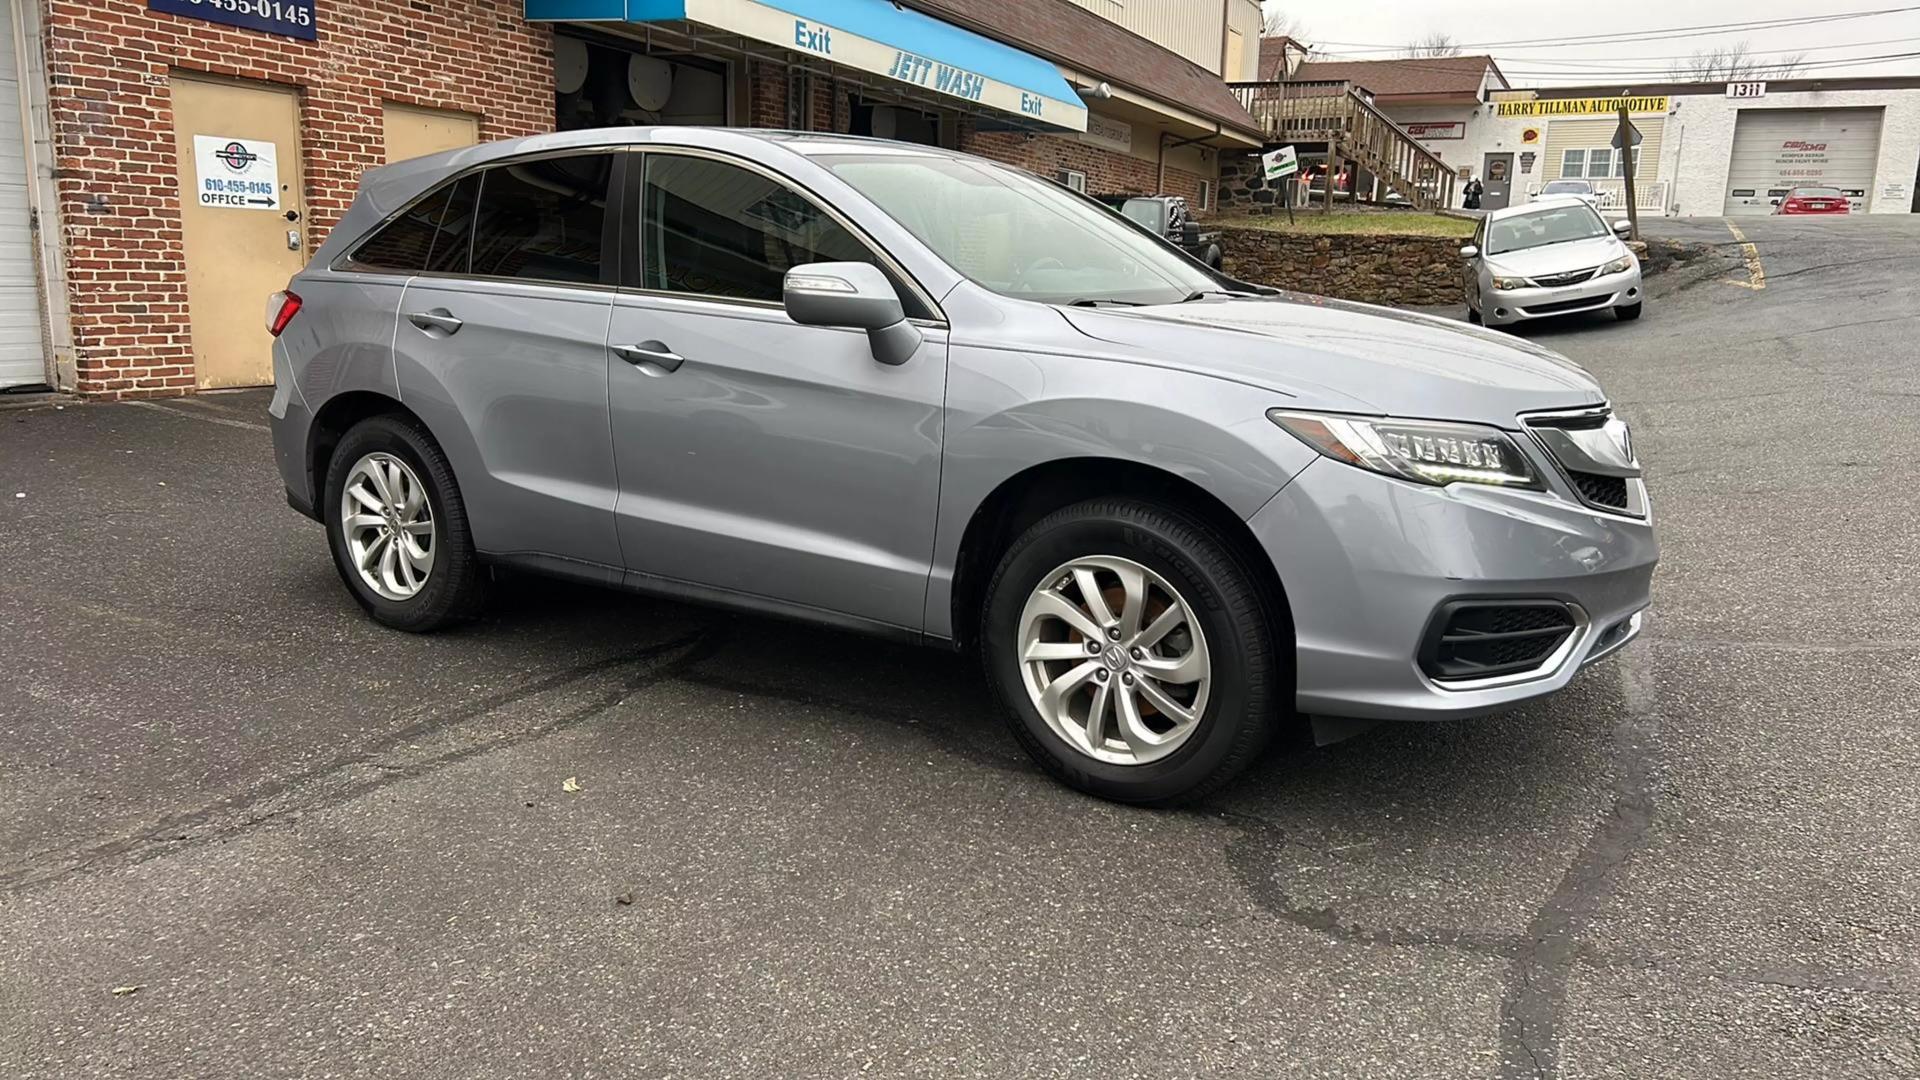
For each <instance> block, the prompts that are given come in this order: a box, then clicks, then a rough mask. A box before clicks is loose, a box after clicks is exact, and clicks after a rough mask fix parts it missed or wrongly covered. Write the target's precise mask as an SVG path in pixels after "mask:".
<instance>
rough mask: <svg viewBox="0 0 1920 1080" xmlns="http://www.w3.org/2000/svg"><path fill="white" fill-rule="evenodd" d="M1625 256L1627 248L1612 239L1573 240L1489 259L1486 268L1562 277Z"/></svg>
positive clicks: (1528, 275)
mask: <svg viewBox="0 0 1920 1080" xmlns="http://www.w3.org/2000/svg"><path fill="white" fill-rule="evenodd" d="M1626 253H1627V246H1626V245H1625V244H1622V243H1621V242H1620V241H1619V240H1617V239H1615V238H1613V237H1611V236H1596V237H1593V238H1592V239H1589V240H1574V241H1572V242H1570V243H1565V244H1547V245H1546V246H1544V247H1537V248H1528V249H1526V250H1525V251H1506V252H1502V253H1500V254H1498V255H1488V256H1487V265H1488V266H1489V267H1491V268H1493V269H1494V270H1496V271H1497V272H1499V273H1503V274H1518V275H1520V276H1521V277H1536V276H1538V275H1540V274H1564V273H1566V272H1567V271H1569V270H1585V269H1587V268H1588V267H1593V266H1599V265H1601V264H1602V263H1609V262H1612V261H1613V260H1615V259H1617V258H1619V257H1620V256H1622V255H1625V254H1626Z"/></svg>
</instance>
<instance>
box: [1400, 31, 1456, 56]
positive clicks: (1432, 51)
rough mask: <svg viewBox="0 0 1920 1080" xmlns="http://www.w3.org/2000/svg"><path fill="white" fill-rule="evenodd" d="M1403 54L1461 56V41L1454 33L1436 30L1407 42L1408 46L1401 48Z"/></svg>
mask: <svg viewBox="0 0 1920 1080" xmlns="http://www.w3.org/2000/svg"><path fill="white" fill-rule="evenodd" d="M1401 54H1402V55H1405V56H1416V57H1429V56H1459V55H1460V43H1459V42H1457V41H1455V40H1453V35H1452V34H1448V33H1444V32H1441V31H1437V30H1436V31H1435V32H1433V33H1431V34H1427V35H1425V36H1424V37H1417V38H1414V39H1413V40H1412V41H1409V42H1407V47H1406V48H1405V49H1402V50H1401Z"/></svg>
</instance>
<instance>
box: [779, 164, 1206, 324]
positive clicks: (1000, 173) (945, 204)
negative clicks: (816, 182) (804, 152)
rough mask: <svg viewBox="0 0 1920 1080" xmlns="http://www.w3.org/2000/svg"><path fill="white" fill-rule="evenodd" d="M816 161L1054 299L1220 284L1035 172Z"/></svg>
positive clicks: (979, 275) (1174, 294)
mask: <svg viewBox="0 0 1920 1080" xmlns="http://www.w3.org/2000/svg"><path fill="white" fill-rule="evenodd" d="M815 160H817V161H819V162H820V163H821V164H823V165H825V166H826V167H827V168H829V169H832V170H833V172H834V174H835V175H837V176H839V177H840V178H841V179H842V180H845V181H846V182H847V183H848V184H851V185H852V186H853V187H854V188H855V189H856V190H857V191H859V192H860V193H861V194H862V195H865V196H866V197H867V198H869V199H872V200H873V201H874V203H875V204H876V205H878V206H879V207H880V209H882V210H884V211H886V213H887V214H888V215H890V216H891V217H892V218H893V219H894V220H895V221H898V222H899V223H900V224H901V226H902V227H903V228H905V229H906V230H907V231H908V232H910V233H912V234H913V235H914V236H916V237H918V238H919V239H920V241H921V242H922V243H924V244H926V245H927V247H929V248H931V249H933V252H934V254H936V255H938V256H940V258H942V259H944V260H945V261H946V262H947V264H948V265H949V266H952V267H953V268H954V269H955V270H956V271H958V272H960V273H961V274H964V275H966V277H968V278H969V279H971V280H972V281H973V282H975V283H976V284H978V285H980V286H982V287H984V288H988V289H991V290H993V291H994V292H997V293H1000V294H1002V295H1004V296H1012V297H1018V298H1020V299H1022V300H1037V301H1039V302H1041V303H1045V304H1072V303H1103V302H1111V303H1118V304H1171V303H1177V302H1179V301H1181V300H1185V299H1187V298H1188V297H1190V296H1192V295H1194V294H1195V293H1200V292H1219V291H1221V287H1220V282H1219V281H1218V280H1216V279H1214V278H1213V277H1211V276H1209V275H1207V274H1206V273H1204V272H1203V271H1201V270H1200V269H1199V268H1198V267H1196V266H1194V265H1193V264H1192V263H1189V262H1187V261H1186V260H1184V259H1182V258H1181V257H1180V256H1178V255H1176V254H1175V253H1173V252H1171V251H1169V250H1167V249H1166V248H1164V247H1162V246H1160V245H1159V244H1158V243H1156V242H1155V241H1154V240H1153V239H1152V238H1151V237H1147V236H1144V235H1142V234H1141V233H1140V232H1139V230H1137V229H1134V228H1132V227H1130V226H1129V225H1127V224H1126V223H1125V222H1124V221H1122V220H1121V219H1120V218H1119V217H1118V216H1117V215H1115V214H1113V213H1111V212H1109V211H1107V210H1105V209H1104V208H1102V207H1101V206H1099V205H1098V204H1096V203H1092V202H1088V201H1087V200H1085V199H1082V198H1080V197H1078V196H1076V195H1074V194H1073V193H1072V192H1069V191H1066V190H1065V189H1062V188H1059V187H1056V186H1054V185H1052V184H1049V183H1047V182H1045V181H1043V180H1038V179H1035V178H1034V177H1032V176H1029V175H1027V174H1026V173H1022V172H1018V171H1016V170H1013V169H1008V168H1002V167H1001V166H998V165H993V164H991V163H988V162H985V161H978V160H973V159H968V158H949V157H936V156H933V155H930V154H929V155H912V156H907V155H898V154H870V155H869V154H844V155H838V154H836V155H821V156H820V157H817V158H816V159H815Z"/></svg>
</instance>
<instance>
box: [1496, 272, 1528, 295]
mask: <svg viewBox="0 0 1920 1080" xmlns="http://www.w3.org/2000/svg"><path fill="white" fill-rule="evenodd" d="M1532 286H1533V282H1531V281H1528V280H1527V279H1526V278H1523V277H1507V276H1505V275H1502V274H1495V275H1493V287H1494V288H1496V289H1500V290H1502V291H1510V290H1513V289H1527V288H1531V287H1532Z"/></svg>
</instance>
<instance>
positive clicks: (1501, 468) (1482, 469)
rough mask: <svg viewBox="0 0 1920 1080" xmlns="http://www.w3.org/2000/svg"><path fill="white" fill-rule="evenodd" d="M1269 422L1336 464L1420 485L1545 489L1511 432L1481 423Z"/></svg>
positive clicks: (1324, 416) (1284, 414)
mask: <svg viewBox="0 0 1920 1080" xmlns="http://www.w3.org/2000/svg"><path fill="white" fill-rule="evenodd" d="M1267 418H1268V419H1269V420H1272V421H1273V422H1274V423H1276V424H1279V425H1280V426H1281V427H1283V428H1285V429H1286V430H1287V431H1288V433H1290V434H1292V435H1293V436H1294V437H1295V438H1298V439H1299V440H1300V441H1301V442H1304V443H1306V444H1307V445H1308V446H1311V447H1313V448H1314V449H1315V450H1318V451H1320V453H1322V454H1325V455H1326V456H1327V457H1330V458H1332V459H1334V460H1335V461H1343V462H1345V463H1347V464H1348V465H1357V466H1359V467H1360V468H1362V469H1370V470H1372V471H1374V472H1377V473H1381V474H1383V475H1386V476H1395V477H1399V478H1400V479H1402V480H1412V481H1414V482H1415V483H1419V484H1435V485H1441V486H1444V485H1447V484H1492V485H1494V486H1496V487H1516V488H1531V489H1533V490H1535V491H1538V490H1540V488H1541V484H1540V478H1539V477H1538V476H1537V475H1535V473H1534V471H1533V467H1532V466H1531V465H1529V464H1527V459H1526V457H1525V456H1524V455H1522V454H1521V453H1520V448H1519V447H1517V446H1515V445H1514V444H1513V440H1512V439H1509V438H1508V437H1507V435H1506V433H1505V432H1503V431H1501V430H1500V429H1498V428H1491V427H1483V426H1481V425H1479V424H1446V423H1440V422H1437V421H1432V420H1387V419H1379V418H1369V417H1360V416H1340V415H1336V414H1332V413H1305V412H1291V411H1289V410H1286V409H1272V410H1269V411H1268V413H1267Z"/></svg>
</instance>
